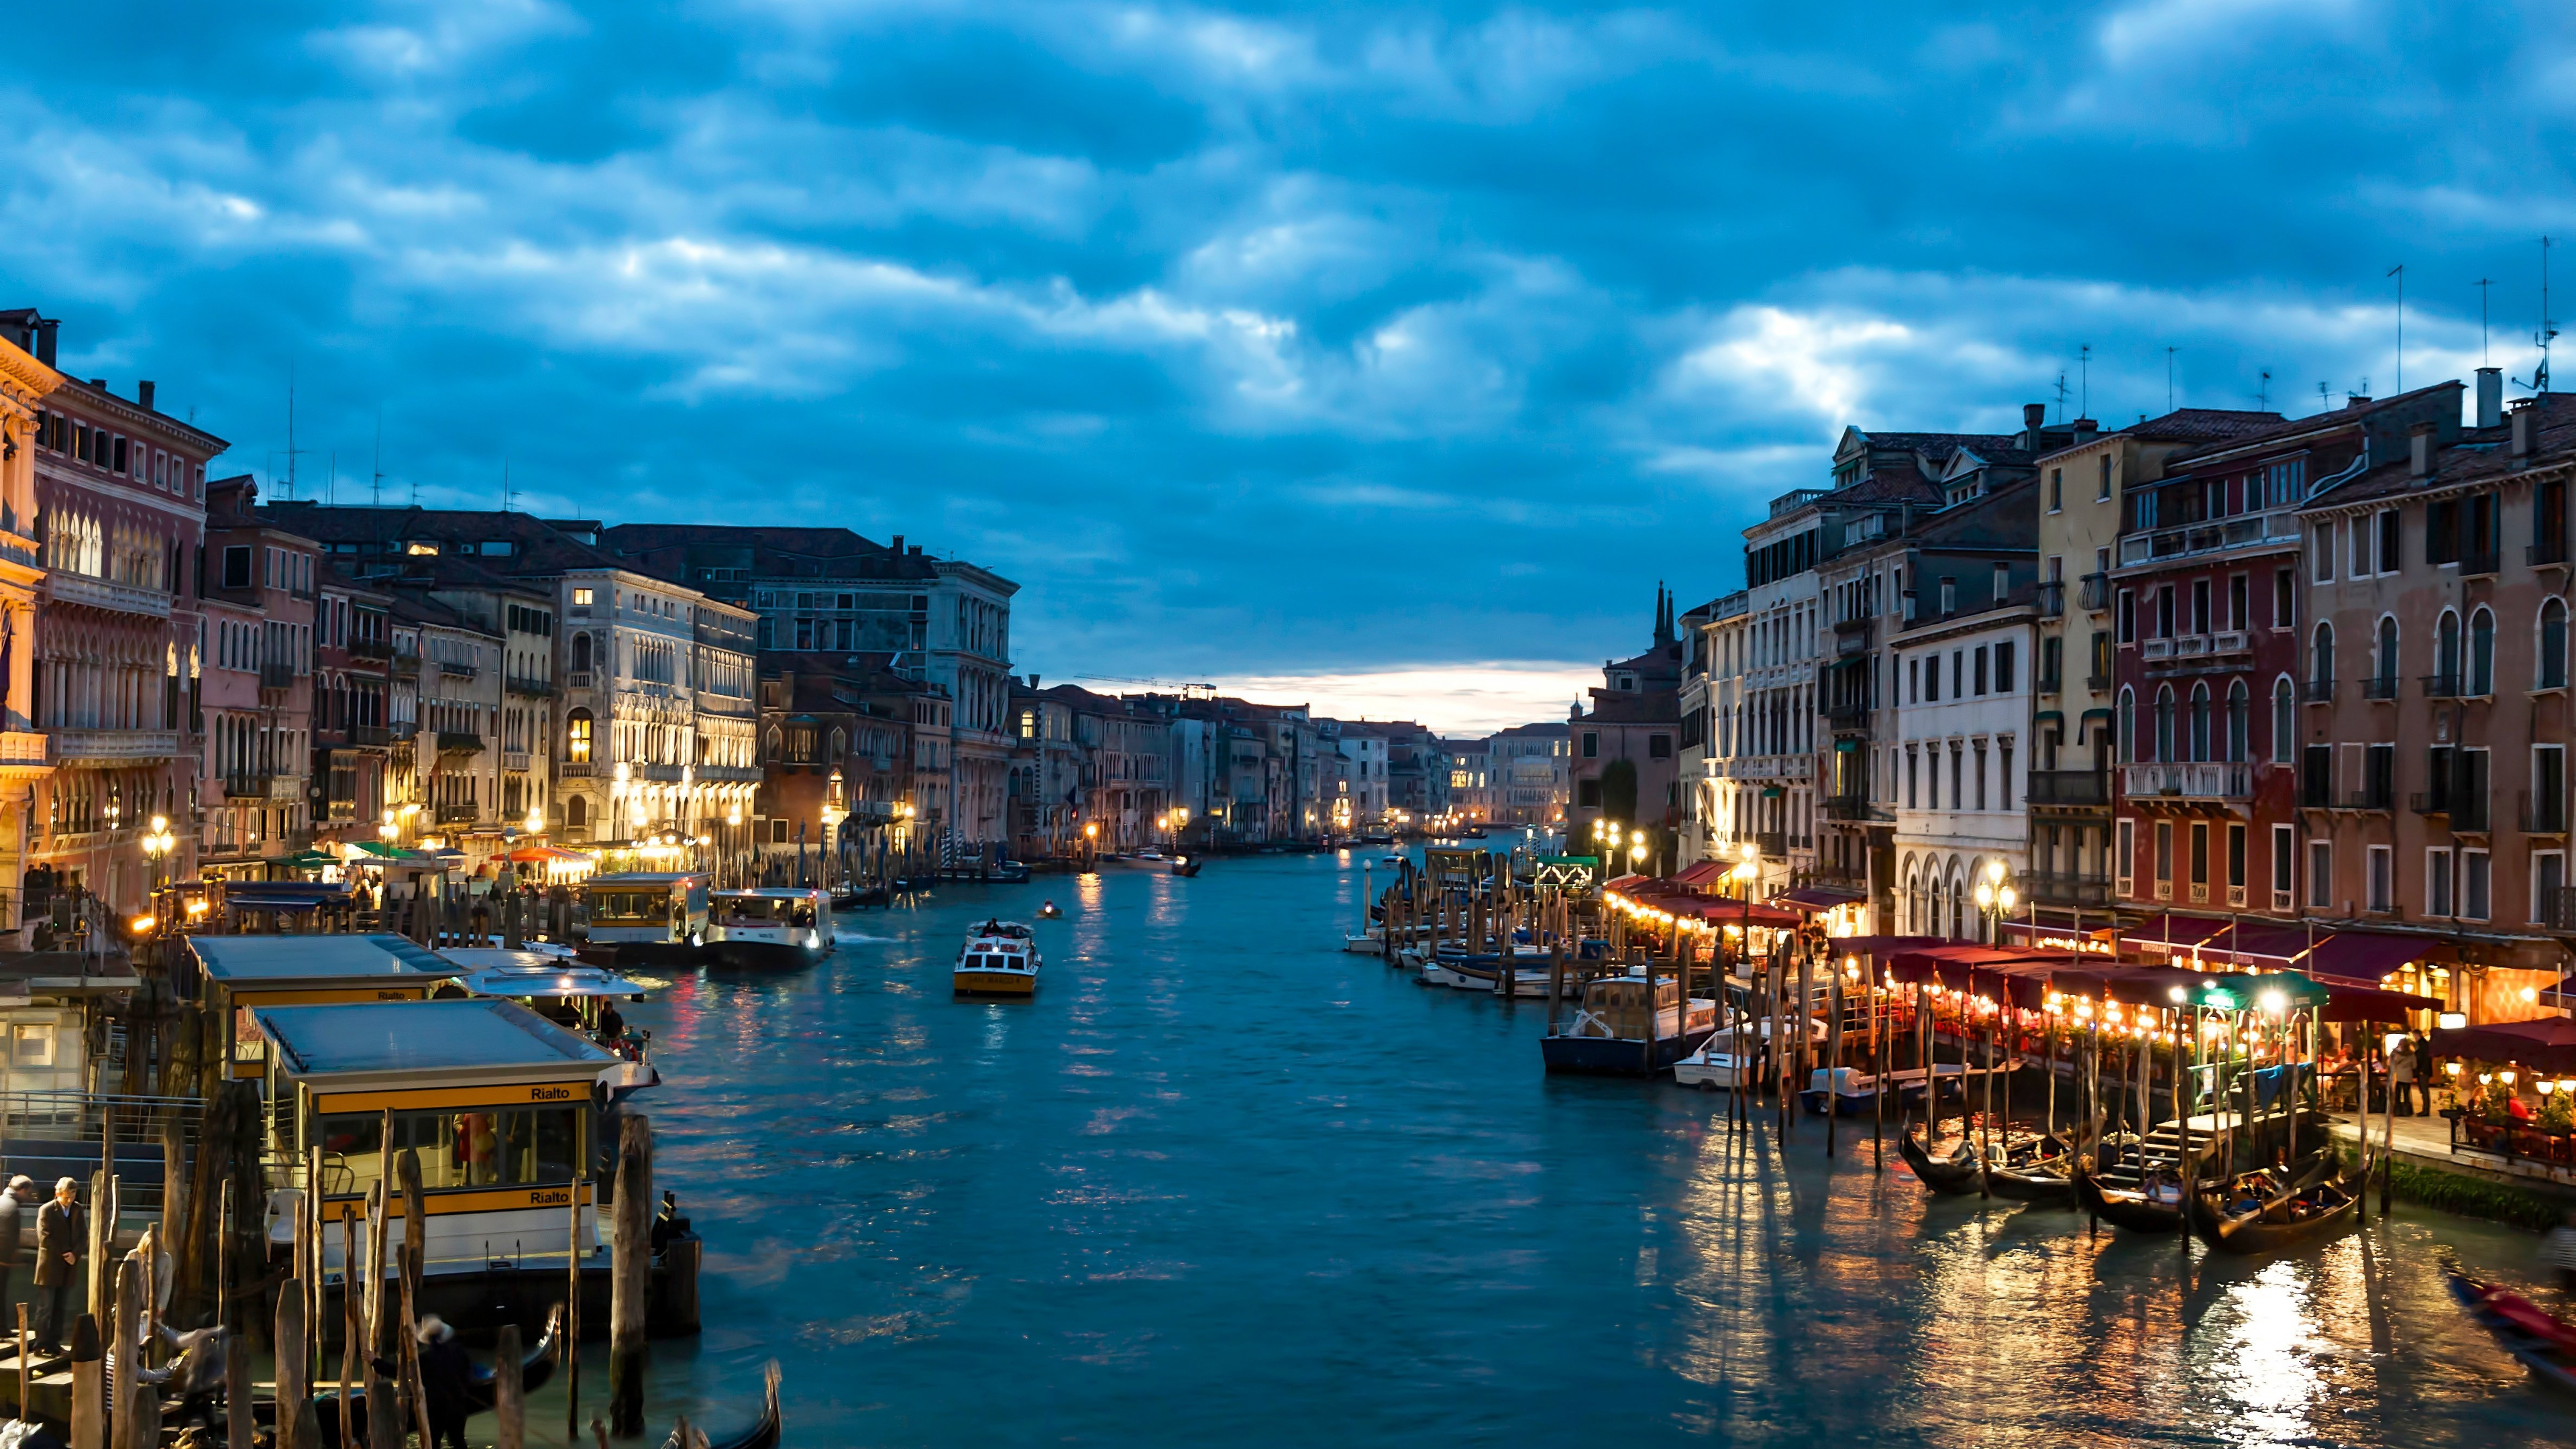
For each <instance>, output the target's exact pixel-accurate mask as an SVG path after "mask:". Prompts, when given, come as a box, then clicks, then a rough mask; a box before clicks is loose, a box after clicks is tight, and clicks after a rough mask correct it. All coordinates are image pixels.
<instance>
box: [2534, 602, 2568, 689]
mask: <svg viewBox="0 0 2576 1449" xmlns="http://www.w3.org/2000/svg"><path fill="white" fill-rule="evenodd" d="M2537 632H2538V634H2539V641H2538V642H2539V657H2538V659H2537V660H2535V661H2534V668H2533V670H2532V680H2533V683H2534V686H2535V687H2536V688H2540V689H2565V688H2566V687H2567V603H2566V601H2565V600H2563V599H2560V598H2558V597H2556V596H2555V595H2552V596H2551V597H2550V598H2549V599H2548V600H2546V601H2545V602H2543V603H2542V604H2541V606H2540V624H2539V628H2538V631H2537Z"/></svg>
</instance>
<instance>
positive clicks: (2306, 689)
mask: <svg viewBox="0 0 2576 1449" xmlns="http://www.w3.org/2000/svg"><path fill="white" fill-rule="evenodd" d="M2334 687H2335V682H2334V681H2333V680H2331V679H2302V680H2300V681H2299V702H2300V703H2302V704H2332V703H2334Z"/></svg>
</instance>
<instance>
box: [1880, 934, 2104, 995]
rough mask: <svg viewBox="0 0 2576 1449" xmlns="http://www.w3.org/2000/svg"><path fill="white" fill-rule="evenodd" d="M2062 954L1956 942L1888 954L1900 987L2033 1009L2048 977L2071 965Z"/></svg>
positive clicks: (1890, 969) (1889, 966)
mask: <svg viewBox="0 0 2576 1449" xmlns="http://www.w3.org/2000/svg"><path fill="white" fill-rule="evenodd" d="M2074 959H2075V958H2074V957H2072V956H2069V955H2068V954H2066V953H2065V952H2063V951H2048V952H2031V951H2016V950H2012V949H2010V948H1998V947H1994V946H1979V945H1974V944H1971V943H1968V942H1956V943H1952V944H1948V945H1941V946H1928V947H1923V948H1920V949H1917V950H1912V951H1898V952H1894V953H1892V954H1891V955H1890V956H1889V958H1888V962H1887V971H1888V974H1889V975H1891V976H1893V977H1895V978H1896V979H1897V980H1899V981H1930V982H1937V983H1939V984H1940V985H1942V986H1945V987H1947V988H1949V989H1950V990H1953V991H1973V992H1977V993H1980V994H1984V995H1993V996H1997V997H2009V999H2010V1000H2011V1001H2012V1002H2013V1004H2015V1005H2017V1006H2021V1007H2025V1008H2031V1007H2037V1006H2038V1005H2040V1003H2041V1002H2042V1001H2044V1000H2045V999H2046V998H2047V995H2048V982H2049V978H2050V976H2051V975H2052V974H2053V973H2055V972H2057V971H2061V970H2064V969H2065V968H2067V967H2069V966H2071V965H2072V964H2073V963H2074Z"/></svg>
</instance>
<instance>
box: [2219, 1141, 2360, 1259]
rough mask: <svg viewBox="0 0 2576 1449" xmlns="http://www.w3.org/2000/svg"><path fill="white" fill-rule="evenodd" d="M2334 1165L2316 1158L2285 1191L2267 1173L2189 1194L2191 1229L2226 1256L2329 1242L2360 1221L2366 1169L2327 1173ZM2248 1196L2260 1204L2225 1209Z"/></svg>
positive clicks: (2245, 1174)
mask: <svg viewBox="0 0 2576 1449" xmlns="http://www.w3.org/2000/svg"><path fill="white" fill-rule="evenodd" d="M2333 1165H2334V1164H2333V1162H2332V1160H2331V1159H2330V1158H2329V1157H2328V1156H2326V1155H2325V1154H2322V1153H2320V1154H2319V1155H2317V1156H2316V1157H2315V1158H2313V1159H2311V1161H2310V1163H2309V1165H2308V1166H2307V1167H2306V1168H2304V1169H2303V1170H2301V1171H2300V1172H2299V1173H2298V1174H2297V1175H2296V1176H2295V1177H2294V1178H2293V1179H2292V1184H2291V1186H2290V1188H2289V1189H2288V1190H2287V1191H2281V1190H2279V1189H2278V1188H2276V1187H2275V1185H2274V1184H2275V1179H2274V1177H2273V1174H2271V1173H2269V1172H2249V1173H2244V1174H2241V1175H2239V1176H2237V1177H2234V1178H2231V1179H2229V1180H2228V1181H2226V1182H2223V1183H2216V1184H2212V1185H2210V1186H2208V1187H2204V1188H2202V1189H2200V1190H2199V1191H2198V1192H2196V1193H2194V1194H2193V1195H2192V1204H2191V1226H2192V1230H2193V1231H2194V1232H2197V1233H2198V1234H2200V1237H2201V1240H2202V1241H2203V1242H2206V1243H2208V1244H2209V1245H2210V1246H2211V1247H2214V1248H2222V1249H2225V1250H2226V1251H2228V1252H2231V1253H2276V1252H2279V1251H2281V1250H2282V1249H2285V1248H2296V1247H2300V1246H2302V1245H2304V1244H2307V1243H2312V1242H2316V1241H2319V1240H2321V1239H2324V1238H2328V1237H2332V1236H2334V1235H2335V1234H2337V1233H2340V1232H2342V1231H2344V1230H2345V1229H2346V1228H2349V1227H2351V1226H2352V1225H2353V1224H2354V1223H2356V1222H2359V1221H2360V1220H2361V1194H2362V1184H2363V1182H2364V1181H2365V1180H2366V1179H2367V1178H2368V1176H2369V1168H2368V1166H2367V1164H2365V1165H2364V1166H2362V1167H2359V1168H2355V1169H2352V1170H2351V1171H2348V1172H2343V1173H2330V1171H2329V1169H2331V1168H2332V1167H2333ZM2248 1196H2251V1197H2253V1198H2254V1199H2255V1200H2256V1201H2257V1202H2258V1203H2259V1204H2260V1205H2259V1206H2257V1207H2255V1208H2252V1209H2250V1210H2240V1209H2232V1208H2231V1207H2230V1204H2232V1203H2235V1202H2239V1201H2242V1200H2244V1199H2245V1198H2246V1197H2248Z"/></svg>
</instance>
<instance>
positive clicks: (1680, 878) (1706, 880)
mask: <svg viewBox="0 0 2576 1449" xmlns="http://www.w3.org/2000/svg"><path fill="white" fill-rule="evenodd" d="M1733 869H1735V867H1734V866H1731V865H1729V864H1727V863H1726V862H1725V861H1722V860H1703V861H1700V862H1698V863H1697V864H1694V865H1686V866H1684V867H1682V868H1681V869H1680V870H1677V871H1675V872H1673V874H1672V882H1673V884H1675V885H1678V886H1688V887H1690V888H1691V889H1693V890H1699V889H1702V888H1704V887H1707V886H1712V885H1715V884H1716V883H1717V881H1718V879H1719V878H1720V877H1722V876H1724V875H1725V874H1726V873H1727V872H1728V871H1731V870H1733Z"/></svg>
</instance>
